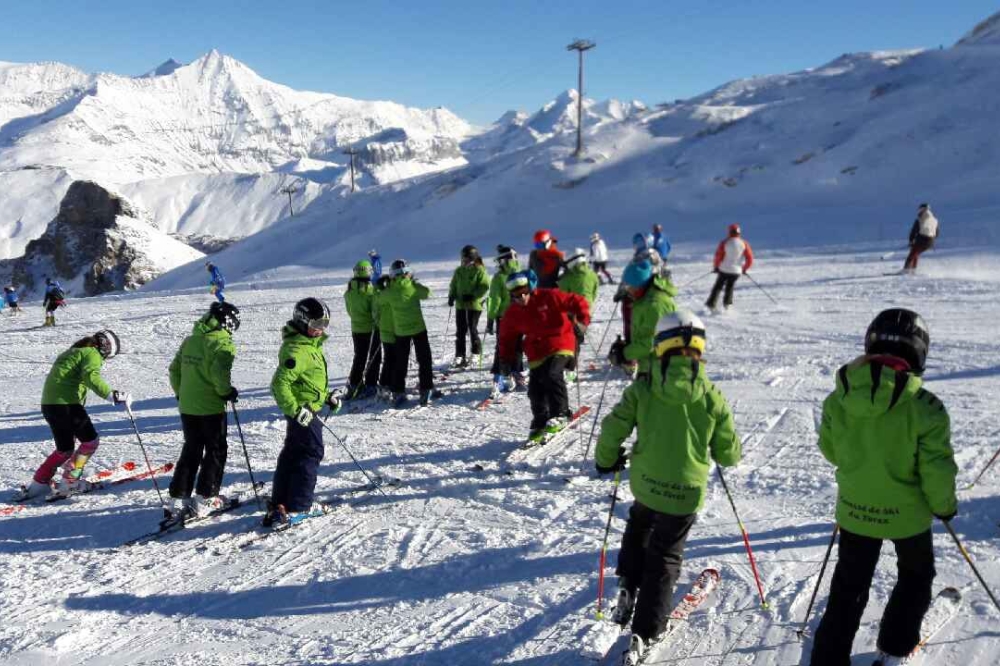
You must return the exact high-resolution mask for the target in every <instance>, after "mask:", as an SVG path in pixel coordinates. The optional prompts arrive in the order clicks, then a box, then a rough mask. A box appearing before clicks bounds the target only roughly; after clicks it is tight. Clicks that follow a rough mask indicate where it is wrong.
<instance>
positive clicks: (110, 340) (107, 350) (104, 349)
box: [94, 329, 122, 359]
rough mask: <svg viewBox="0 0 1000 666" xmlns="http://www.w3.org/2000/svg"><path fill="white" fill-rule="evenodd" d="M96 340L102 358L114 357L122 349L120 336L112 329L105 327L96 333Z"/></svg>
mask: <svg viewBox="0 0 1000 666" xmlns="http://www.w3.org/2000/svg"><path fill="white" fill-rule="evenodd" d="M94 340H95V341H96V342H97V352H98V353H99V354H100V355H101V357H102V358H105V359H108V358H114V357H115V356H118V352H120V351H121V348H122V346H121V342H119V340H118V336H117V335H115V332H114V331H112V330H111V329H104V330H103V331H98V332H97V333H94Z"/></svg>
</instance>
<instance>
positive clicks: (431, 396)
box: [420, 389, 444, 407]
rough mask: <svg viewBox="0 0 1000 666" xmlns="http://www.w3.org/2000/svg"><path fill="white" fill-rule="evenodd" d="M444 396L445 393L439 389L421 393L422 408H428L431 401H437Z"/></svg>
mask: <svg viewBox="0 0 1000 666" xmlns="http://www.w3.org/2000/svg"><path fill="white" fill-rule="evenodd" d="M443 396H444V393H442V392H441V391H439V390H438V389H431V390H430V391H421V392H420V406H421V407H426V406H427V404H428V403H429V402H430V401H431V400H437V399H439V398H441V397H443Z"/></svg>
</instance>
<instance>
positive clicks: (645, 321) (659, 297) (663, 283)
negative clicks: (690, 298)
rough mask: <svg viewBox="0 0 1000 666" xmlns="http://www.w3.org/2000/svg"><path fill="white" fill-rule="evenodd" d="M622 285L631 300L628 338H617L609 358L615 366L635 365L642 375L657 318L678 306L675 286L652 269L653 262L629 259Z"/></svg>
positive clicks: (650, 352) (651, 348) (648, 356)
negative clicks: (675, 298)
mask: <svg viewBox="0 0 1000 666" xmlns="http://www.w3.org/2000/svg"><path fill="white" fill-rule="evenodd" d="M622 285H623V287H624V289H625V291H626V293H627V295H628V300H629V302H630V303H631V304H632V307H631V308H630V313H629V320H630V321H629V323H630V327H629V337H628V341H627V342H626V341H624V340H616V341H615V342H614V344H612V345H611V351H610V352H609V353H608V360H609V361H610V362H611V364H612V365H616V366H618V367H625V366H631V365H635V366H636V369H637V372H638V374H639V375H643V374H645V373H648V372H649V366H650V355H651V354H652V353H653V336H654V335H655V333H656V325H657V322H659V321H660V318H661V317H663V315H665V314H669V313H671V312H674V311H675V310H676V309H677V304H676V303H675V302H674V297H676V296H677V287H675V286H674V285H673V283H672V282H670V280H668V279H667V278H665V277H662V276H661V275H657V274H656V273H654V271H653V266H652V265H651V264H650V263H649V262H645V261H643V262H638V263H636V262H632V263H630V264H629V265H628V266H627V267H626V268H625V273H624V274H623V275H622Z"/></svg>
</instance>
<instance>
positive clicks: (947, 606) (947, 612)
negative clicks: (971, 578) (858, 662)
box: [872, 587, 962, 666]
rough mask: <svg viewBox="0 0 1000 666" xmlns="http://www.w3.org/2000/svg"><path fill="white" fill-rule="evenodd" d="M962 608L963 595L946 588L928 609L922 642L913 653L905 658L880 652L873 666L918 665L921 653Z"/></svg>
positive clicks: (922, 627)
mask: <svg viewBox="0 0 1000 666" xmlns="http://www.w3.org/2000/svg"><path fill="white" fill-rule="evenodd" d="M961 607H962V593H961V592H959V591H958V590H957V589H955V588H954V587H946V588H944V589H943V590H941V591H940V592H938V593H937V595H936V596H935V597H934V599H933V600H932V601H931V605H930V608H928V609H927V614H926V615H924V621H923V624H922V625H921V627H920V635H921V638H920V642H919V643H917V647H915V648H913V652H911V653H910V654H908V655H907V656H905V657H891V656H889V655H886V654H884V653H882V652H881V651H880V652H879V653H878V657H876V659H875V662H874V663H873V664H872V666H896V665H897V664H899V665H903V664H914V663H916V662H917V661H918V660H919V659H920V657H921V656H922V654H921V651H922V650H923V648H924V647H925V646H926V645H927V643H928V642H930V641H931V640H932V639H933V638H934V636H935V635H937V634H938V632H940V631H941V630H942V629H944V627H945V625H947V624H948V623H949V622H951V620H952V618H953V617H955V616H956V615H958V611H959V609H960V608H961Z"/></svg>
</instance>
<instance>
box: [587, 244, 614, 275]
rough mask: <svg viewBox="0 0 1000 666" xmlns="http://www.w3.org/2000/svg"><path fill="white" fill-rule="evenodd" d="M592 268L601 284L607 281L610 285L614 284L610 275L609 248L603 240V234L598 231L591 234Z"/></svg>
mask: <svg viewBox="0 0 1000 666" xmlns="http://www.w3.org/2000/svg"><path fill="white" fill-rule="evenodd" d="M590 266H591V268H593V269H594V272H595V273H597V277H598V280H599V281H600V283H601V284H604V281H605V280H607V281H608V284H614V283H615V279H614V278H613V277H611V273H608V246H607V245H606V244H605V243H604V239H603V238H601V234H599V233H597V232H596V231H595V232H594V233H592V234H590Z"/></svg>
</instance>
